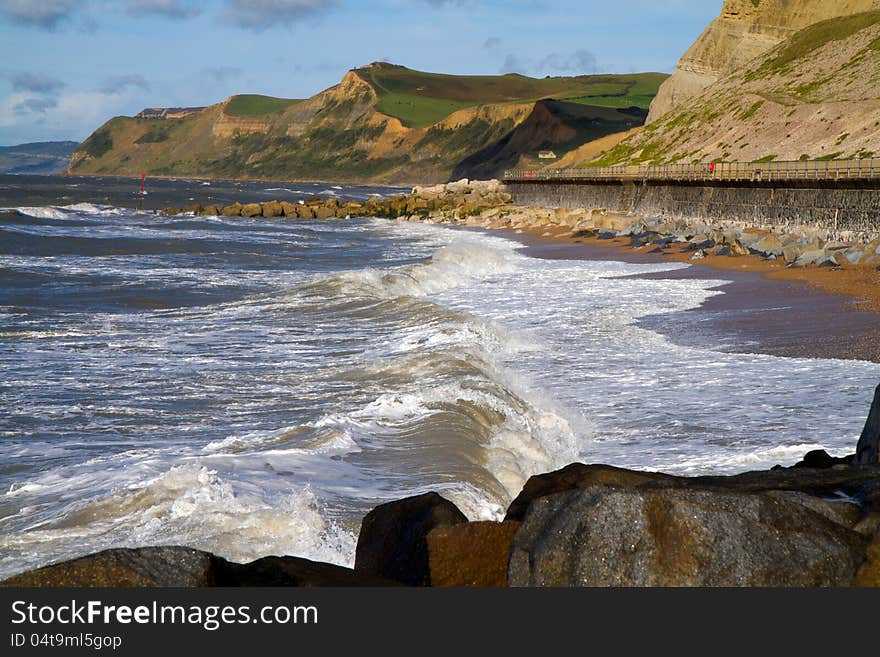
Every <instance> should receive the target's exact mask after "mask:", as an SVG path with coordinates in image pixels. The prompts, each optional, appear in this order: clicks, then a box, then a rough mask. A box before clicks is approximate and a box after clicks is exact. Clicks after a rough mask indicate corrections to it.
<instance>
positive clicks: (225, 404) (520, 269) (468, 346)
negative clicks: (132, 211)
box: [0, 206, 880, 574]
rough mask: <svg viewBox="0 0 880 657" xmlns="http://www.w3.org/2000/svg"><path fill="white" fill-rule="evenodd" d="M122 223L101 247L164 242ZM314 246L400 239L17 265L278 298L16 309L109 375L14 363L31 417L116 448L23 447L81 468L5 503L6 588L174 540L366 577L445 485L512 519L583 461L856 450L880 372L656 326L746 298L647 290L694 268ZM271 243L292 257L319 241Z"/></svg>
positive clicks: (382, 228) (775, 457)
mask: <svg viewBox="0 0 880 657" xmlns="http://www.w3.org/2000/svg"><path fill="white" fill-rule="evenodd" d="M95 208H97V210H95ZM57 210H58V211H59V212H62V213H68V214H69V215H70V216H73V215H74V214H76V213H90V212H92V213H93V212H101V211H103V210H102V208H101V207H100V206H92V207H90V208H86V207H83V206H79V207H78V209H76V210H72V209H70V208H57ZM95 216H98V215H95ZM47 218H52V217H48V216H47ZM166 221H169V222H171V223H172V224H173V221H172V220H166ZM96 223H99V224H100V225H99V226H98V227H96V228H89V229H88V230H89V231H92V234H93V235H98V236H100V237H101V238H106V237H110V236H115V235H125V234H129V235H131V234H138V233H136V232H135V233H132V232H131V231H137V230H142V229H143V228H144V226H142V225H140V224H138V223H137V222H132V223H131V225H129V221H128V220H127V219H125V218H122V219H120V220H119V221H117V220H116V219H115V218H113V217H111V216H109V215H108V219H107V221H102V220H100V219H99V220H98V221H97V222H96ZM188 223H195V222H190V221H189V220H187V221H183V222H180V223H178V224H174V225H172V228H170V229H168V228H167V227H165V228H162V229H161V230H159V231H156V232H155V233H153V236H160V237H163V239H164V237H165V233H164V232H162V231H164V230H166V229H167V230H172V231H173V230H174V229H175V226H180V228H181V229H182V230H184V231H187V232H185V233H184V234H186V235H187V236H188V237H190V238H195V237H196V236H204V237H207V238H210V237H212V231H211V230H210V229H208V230H205V229H204V227H203V226H202V225H199V226H189V225H188ZM105 224H106V225H105ZM117 224H118V225H117ZM298 226H299V224H298V223H294V224H291V226H290V228H289V229H279V230H291V231H296V230H300V229H299V228H298ZM302 230H303V231H304V232H308V235H309V237H308V240H312V241H314V240H319V242H318V244H319V245H321V244H323V242H321V241H320V240H324V239H327V240H328V242H329V241H331V240H333V239H335V238H336V237H337V236H339V235H342V236H344V238H345V240H343V241H342V242H341V243H343V244H346V246H344V247H341V249H340V250H339V251H338V252H335V253H347V251H348V249H351V248H356V247H350V246H348V244H349V243H357V242H361V241H366V240H370V239H373V240H375V239H377V237H378V238H381V239H386V240H388V246H387V248H386V249H385V250H384V251H382V252H381V255H380V256H379V260H376V261H372V262H370V263H363V262H362V263H359V264H358V266H352V265H350V264H349V265H347V266H342V265H341V264H340V265H337V263H336V262H335V260H333V258H335V257H337V256H336V255H335V254H334V255H331V256H329V257H328V260H327V261H325V263H324V266H323V267H322V268H320V269H317V270H297V269H296V268H292V269H291V270H290V271H287V270H271V269H269V270H265V269H263V268H262V267H260V266H255V267H253V268H252V269H238V268H229V269H211V267H210V263H206V264H205V268H204V269H203V268H201V263H200V264H199V265H198V266H186V265H183V264H181V262H179V261H178V260H173V261H169V260H166V259H164V258H162V257H157V256H149V257H138V258H131V257H128V256H119V257H116V256H107V257H104V256H101V257H87V258H79V257H67V256H57V257H37V256H27V257H22V256H2V257H0V265H2V266H4V267H9V268H13V269H15V270H18V271H22V272H29V271H39V272H41V273H43V274H45V273H49V274H50V275H53V277H54V278H57V279H59V280H60V279H62V278H63V277H64V276H76V277H79V278H81V279H82V278H85V277H88V276H89V275H90V274H94V273H100V274H101V275H102V276H109V275H112V276H114V277H116V278H118V279H121V280H124V281H126V282H127V284H129V285H142V286H147V285H160V284H161V285H162V286H165V288H167V289H177V288H176V287H175V286H183V287H187V286H188V287H191V288H193V289H196V288H197V289H199V290H205V289H208V290H212V291H213V290H215V289H217V288H220V287H222V286H224V285H227V286H230V287H234V286H236V285H240V284H241V285H248V286H251V289H254V290H257V292H254V293H247V294H246V295H244V296H241V297H236V298H233V299H231V300H224V301H222V302H219V303H211V304H207V305H202V306H197V307H193V308H189V307H180V308H172V309H168V310H157V311H144V312H136V313H132V312H113V311H106V312H104V311H103V310H102V311H100V312H94V311H92V312H88V313H84V314H83V315H82V316H81V317H80V316H74V315H73V314H67V315H65V317H64V322H65V324H64V325H63V326H61V325H54V324H46V323H45V322H44V323H35V324H33V325H31V324H28V323H27V321H29V320H28V316H27V315H26V314H24V315H23V314H21V313H17V311H16V313H17V314H13V313H12V308H8V309H2V310H6V311H7V315H6V316H8V317H10V322H17V323H16V324H15V325H10V328H9V329H5V330H4V334H0V340H3V341H6V346H9V347H12V349H10V350H9V352H8V353H14V351H13V349H19V348H31V346H32V345H31V344H22V343H24V342H25V341H30V340H31V339H33V343H34V344H33V347H34V348H35V349H38V350H39V351H38V352H37V351H34V353H35V354H37V353H38V354H39V358H44V359H46V362H49V363H51V362H52V361H53V359H67V360H66V361H65V362H68V363H69V364H70V367H71V368H72V369H73V370H75V371H76V372H78V373H86V374H88V375H89V376H84V375H82V374H77V375H76V376H72V375H70V374H69V373H64V374H63V375H62V376H57V377H56V378H54V379H52V380H51V381H48V380H47V378H46V377H45V376H43V372H41V373H40V376H29V373H28V370H27V367H28V366H29V365H28V363H29V360H28V359H22V358H8V359H6V360H5V361H4V362H3V364H4V366H5V367H6V369H7V370H8V371H7V374H6V376H5V378H4V381H5V383H6V384H7V386H8V387H9V388H10V389H12V390H16V391H18V392H19V393H20V394H21V395H22V400H21V403H20V404H16V413H19V414H20V415H21V416H22V417H23V418H25V419H29V418H33V421H35V422H36V421H39V422H41V423H42V425H41V426H44V427H47V428H49V429H51V430H57V431H59V432H60V431H62V430H69V432H70V435H75V436H77V437H78V438H77V440H79V437H81V436H90V438H89V439H88V440H89V441H92V442H89V443H87V444H85V445H83V444H76V443H75V442H74V441H71V440H70V439H56V438H54V437H53V440H51V441H45V440H43V441H37V440H33V441H31V440H30V438H27V439H25V436H24V434H23V433H22V432H17V433H16V432H13V433H12V434H11V435H10V439H9V440H8V441H7V440H6V439H5V438H4V445H3V446H2V447H3V449H4V450H5V451H4V452H3V457H4V458H9V459H14V460H15V462H16V463H18V462H30V461H33V462H35V463H37V462H38V463H43V462H45V460H47V459H51V460H52V461H53V463H54V464H57V465H54V464H53V466H52V467H48V468H37V467H35V468H34V469H33V470H32V471H28V474H27V475H26V476H22V477H21V479H20V480H18V481H15V482H14V483H13V485H11V486H9V487H8V489H7V491H6V493H5V494H3V495H0V505H2V506H3V508H4V510H5V512H6V513H7V515H6V516H5V517H4V519H3V524H2V529H0V574H8V573H11V572H15V571H17V570H21V569H23V568H25V567H28V566H32V565H40V564H43V563H47V562H49V561H51V560H54V559H57V558H64V557H69V556H72V553H74V552H75V553H84V552H92V551H95V550H98V549H102V548H105V547H111V546H118V545H147V544H157V543H178V544H180V543H183V544H189V545H193V546H196V547H201V548H204V549H209V550H212V551H214V552H217V553H219V554H222V555H224V556H228V557H230V558H233V559H236V560H249V559H252V558H256V557H259V556H263V555H266V554H297V555H301V556H306V557H310V558H315V559H320V560H328V561H334V562H336V563H342V564H350V563H351V562H352V560H353V552H354V544H355V536H354V533H355V532H356V531H357V527H358V526H359V521H360V518H361V517H362V515H363V513H364V512H365V511H366V510H368V509H369V508H371V507H372V506H375V505H376V504H379V503H381V502H384V501H389V500H392V499H399V498H402V497H406V496H408V495H415V494H418V493H421V492H426V491H428V490H436V491H438V492H440V493H441V494H443V495H444V496H446V497H448V498H449V499H452V500H453V501H454V502H455V503H456V504H457V505H459V507H460V508H462V510H464V511H465V513H466V514H467V515H468V516H469V517H470V518H473V519H481V518H483V519H497V518H499V517H501V516H503V513H504V509H505V507H506V505H507V504H508V503H509V501H510V499H511V497H512V496H513V495H515V494H516V493H517V492H518V491H519V489H520V487H521V486H522V484H523V482H524V481H525V478H526V477H528V476H529V475H531V474H535V473H537V472H542V471H546V470H550V469H553V468H556V467H560V466H562V465H565V464H567V463H569V462H572V461H584V462H605V463H610V464H613V465H618V466H623V467H632V468H641V469H660V470H667V471H670V472H678V473H685V474H698V473H709V472H715V473H719V472H737V471H742V470H747V469H753V468H764V467H767V466H769V465H772V464H775V463H777V462H779V463H783V464H790V463H792V462H794V461H795V460H797V459H799V458H800V457H801V456H802V455H803V453H804V452H806V451H808V450H810V449H813V448H818V447H823V448H826V449H829V450H830V451H831V452H832V453H843V452H845V451H847V450H849V451H851V448H852V445H853V444H854V442H855V439H856V438H857V435H858V432H859V430H860V428H861V423H862V422H863V421H864V413H865V411H866V409H867V405H868V403H869V401H870V399H869V397H870V393H871V391H872V389H873V386H875V385H876V381H877V379H878V378H880V366H877V365H876V364H870V363H854V362H840V361H819V360H806V359H802V360H798V359H781V358H773V357H770V356H760V355H753V354H734V353H722V352H720V351H717V350H710V349H696V348H693V347H688V346H680V345H677V344H675V343H674V341H673V340H671V339H669V337H667V336H664V335H660V334H658V333H656V332H654V331H651V330H648V329H647V328H645V327H644V326H643V325H642V323H641V320H642V318H644V317H646V316H649V315H653V314H666V313H681V312H683V311H685V310H688V309H693V308H697V307H698V306H699V305H700V304H701V303H702V302H703V301H705V300H706V299H707V298H709V297H710V296H712V295H715V294H721V293H723V288H722V287H721V285H722V283H723V281H720V280H718V281H702V280H696V279H683V280H655V279H639V278H631V277H627V276H629V275H631V274H637V273H649V272H662V271H663V270H665V269H675V268H679V267H682V266H684V265H632V264H626V263H610V262H588V261H577V262H574V261H564V260H538V259H531V258H527V257H525V256H524V255H522V254H521V253H519V252H518V251H517V249H518V245H517V244H515V243H513V242H510V241H508V240H505V239H502V238H500V237H497V236H494V235H483V234H478V233H470V232H462V231H450V230H448V229H446V228H442V227H434V226H425V225H421V224H409V223H395V222H384V221H379V220H376V221H364V222H361V223H358V224H353V225H348V222H346V223H337V222H332V223H325V224H321V225H313V224H309V225H308V226H306V227H305V228H302ZM113 231H117V232H115V233H114V232H113ZM219 232H220V231H218V234H219ZM169 234H173V232H172V233H169ZM315 235H319V237H317V238H316V237H315ZM215 237H216V236H215ZM237 239H240V238H237ZM247 239H249V240H251V243H252V244H253V250H254V251H255V252H257V251H259V250H261V249H265V250H266V252H267V253H274V251H273V249H274V248H275V245H277V244H278V243H279V240H280V239H284V240H285V243H287V244H292V243H293V242H294V241H296V240H295V239H294V237H291V235H289V234H284V233H279V234H278V235H276V234H275V233H270V234H266V235H263V234H254V235H253V236H248V238H247ZM296 239H299V237H297V238H296ZM303 239H305V238H303ZM303 243H304V244H305V243H313V242H303ZM342 249H344V251H343V250H342ZM429 254H430V257H429V258H428V257H426V256H427V255H429ZM315 257H318V256H315ZM386 262H394V263H400V262H408V263H411V264H405V265H398V266H394V267H388V266H385V264H384V263H386ZM328 263H329V264H328ZM413 263H414V264H413ZM370 265H372V266H370ZM316 271H320V272H321V273H320V274H318V273H315V272H316ZM307 281H310V282H308V283H307V284H305V285H303V283H306V282H307ZM681 316H682V318H683V319H682V321H686V320H685V319H684V317H686V316H685V315H681ZM710 337H711V336H710ZM36 338H40V339H39V340H36ZM15 340H18V342H19V343H18V344H16V343H15V342H14V341H15ZM35 357H36V356H35ZM96 372H99V373H102V375H101V376H98V377H96V376H95V373H96ZM46 389H50V390H51V395H46V394H43V393H45V390H46ZM178 402H179V403H180V408H181V409H183V410H179V409H177V408H176V405H177V403H178ZM29 421H30V420H29ZM0 426H2V425H0ZM23 426H27V424H25V425H23ZM5 435H6V434H4V436H5ZM120 443H122V444H128V447H120V446H119V445H120ZM41 458H42V459H43V460H42V461H41V460H40V459H41Z"/></svg>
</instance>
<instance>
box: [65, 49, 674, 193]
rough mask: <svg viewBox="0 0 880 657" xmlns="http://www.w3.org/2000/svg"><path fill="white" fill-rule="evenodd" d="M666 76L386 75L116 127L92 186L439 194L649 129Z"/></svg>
mask: <svg viewBox="0 0 880 657" xmlns="http://www.w3.org/2000/svg"><path fill="white" fill-rule="evenodd" d="M665 78H666V76H665V75H663V74H657V73H648V74H640V75H595V76H579V77H555V78H543V79H534V78H528V77H524V76H520V75H504V76H452V75H440V74H435V73H423V72H420V71H413V70H410V69H407V68H404V67H402V66H395V65H392V64H385V63H375V64H371V65H369V66H365V67H362V68H359V69H354V70H352V71H349V72H348V73H347V74H346V75H345V77H344V78H343V79H342V81H341V82H340V83H339V84H338V85H335V86H333V87H331V88H329V89H327V90H325V91H322V92H320V93H318V94H316V95H315V96H313V97H311V98H308V99H305V100H288V99H282V98H271V97H267V96H255V95H241V96H233V97H231V98H229V99H227V100H225V101H223V102H222V103H218V104H216V105H212V106H210V107H207V108H205V109H202V110H199V111H195V112H192V113H189V114H186V115H184V116H182V117H180V118H170V117H169V118H166V119H165V120H161V121H157V120H149V119H144V118H138V117H134V118H131V117H116V118H114V119H111V120H110V121H108V122H107V123H105V124H104V125H103V126H101V127H100V128H99V129H98V130H96V131H95V132H94V133H93V134H92V135H91V136H90V137H89V138H88V139H87V140H86V141H85V142H83V144H82V145H81V146H80V148H78V149H77V151H76V153H75V154H74V157H73V160H72V162H71V166H70V172H71V173H73V174H82V175H130V176H136V175H139V174H140V172H141V171H146V172H147V173H148V174H150V175H154V176H161V175H168V176H180V175H184V176H205V177H227V178H250V179H300V180H302V179H306V180H327V181H330V180H340V181H342V180H344V181H350V182H382V183H394V182H411V181H425V182H437V181H443V180H448V179H450V178H451V177H453V176H455V177H462V176H467V177H473V176H475V175H480V176H483V177H492V176H497V175H500V173H501V172H502V171H503V169H504V168H505V167H508V166H515V165H518V164H520V163H521V162H528V161H530V158H534V157H535V156H536V155H537V152H538V151H539V150H542V149H550V148H552V149H554V150H556V151H557V152H558V153H560V154H562V155H564V154H565V153H567V152H568V151H570V150H572V149H574V148H576V147H578V146H580V145H581V144H583V143H584V141H588V140H590V139H596V138H599V137H603V136H605V135H608V134H612V133H616V132H620V131H624V130H628V129H631V128H633V127H636V126H639V125H642V124H643V123H644V120H645V117H646V115H647V108H648V105H649V103H650V101H651V99H653V97H654V94H656V92H657V89H658V87H659V85H660V84H661V82H662V81H663V80H664V79H665Z"/></svg>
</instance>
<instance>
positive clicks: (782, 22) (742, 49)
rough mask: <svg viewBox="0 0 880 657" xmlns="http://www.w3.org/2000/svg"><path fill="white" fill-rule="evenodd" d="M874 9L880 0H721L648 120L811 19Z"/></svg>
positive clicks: (678, 103) (710, 83)
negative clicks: (720, 8)
mask: <svg viewBox="0 0 880 657" xmlns="http://www.w3.org/2000/svg"><path fill="white" fill-rule="evenodd" d="M875 9H880V0H834V2H827V1H826V0H725V3H724V7H723V8H722V10H721V15H720V16H719V17H718V18H717V19H715V20H714V21H712V23H710V24H709V26H708V27H707V28H706V30H705V31H704V32H703V34H702V35H701V36H700V38H699V39H697V41H696V42H695V43H694V44H693V45H692V46H691V47H690V48H689V49H688V51H687V52H686V53H685V54H684V56H682V58H681V60H680V61H679V63H678V67H677V70H676V72H675V73H674V74H673V75H672V77H670V78H669V79H668V80H667V81H666V82H664V83H663V85H662V86H661V87H660V91H659V92H658V94H657V97H656V98H655V99H654V101H653V102H652V103H651V111H650V114H649V115H648V121H647V122H648V123H651V122H653V121H655V120H657V119H659V118H660V117H661V116H663V115H664V114H666V113H667V112H669V111H671V110H672V109H675V108H676V107H680V106H681V105H682V104H684V103H686V102H687V101H688V100H689V99H691V98H693V97H695V96H698V95H699V94H700V93H701V92H702V91H704V90H705V89H706V88H708V87H710V86H711V85H712V84H714V83H715V82H717V81H718V80H719V79H721V78H722V77H724V76H726V75H727V74H729V73H731V72H733V71H735V70H736V69H738V68H740V67H742V66H744V65H745V64H747V63H748V62H750V61H752V60H753V59H755V58H756V57H759V56H760V55H763V54H765V53H767V52H768V51H769V50H771V49H772V48H773V47H775V46H777V45H779V44H780V43H782V42H783V41H785V40H786V39H788V38H789V37H791V36H792V35H794V34H795V33H796V32H798V31H800V30H802V29H804V28H805V27H809V26H810V25H813V24H815V23H819V22H821V21H825V20H829V19H832V18H839V17H842V16H851V15H853V14H858V13H863V12H866V11H871V10H875Z"/></svg>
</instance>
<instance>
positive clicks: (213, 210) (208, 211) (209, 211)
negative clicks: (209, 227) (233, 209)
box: [200, 205, 222, 217]
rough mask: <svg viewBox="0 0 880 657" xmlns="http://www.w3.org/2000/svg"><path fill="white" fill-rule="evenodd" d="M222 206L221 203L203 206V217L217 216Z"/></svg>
mask: <svg viewBox="0 0 880 657" xmlns="http://www.w3.org/2000/svg"><path fill="white" fill-rule="evenodd" d="M221 210H222V208H221V207H220V206H219V205H206V206H205V207H203V208H202V211H201V213H200V214H201V215H202V216H203V217H216V216H218V215H219V214H220V211H221Z"/></svg>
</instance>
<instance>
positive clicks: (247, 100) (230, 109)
mask: <svg viewBox="0 0 880 657" xmlns="http://www.w3.org/2000/svg"><path fill="white" fill-rule="evenodd" d="M298 102H299V101H298V100H290V99H288V98H272V97H271V96H259V95H256V94H243V95H241V96H233V97H232V99H231V100H230V101H229V104H228V105H227V106H226V113H227V114H229V115H230V116H265V115H266V114H274V113H275V112H282V111H284V110H286V109H287V108H288V107H290V106H291V105H294V104H296V103H298Z"/></svg>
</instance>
